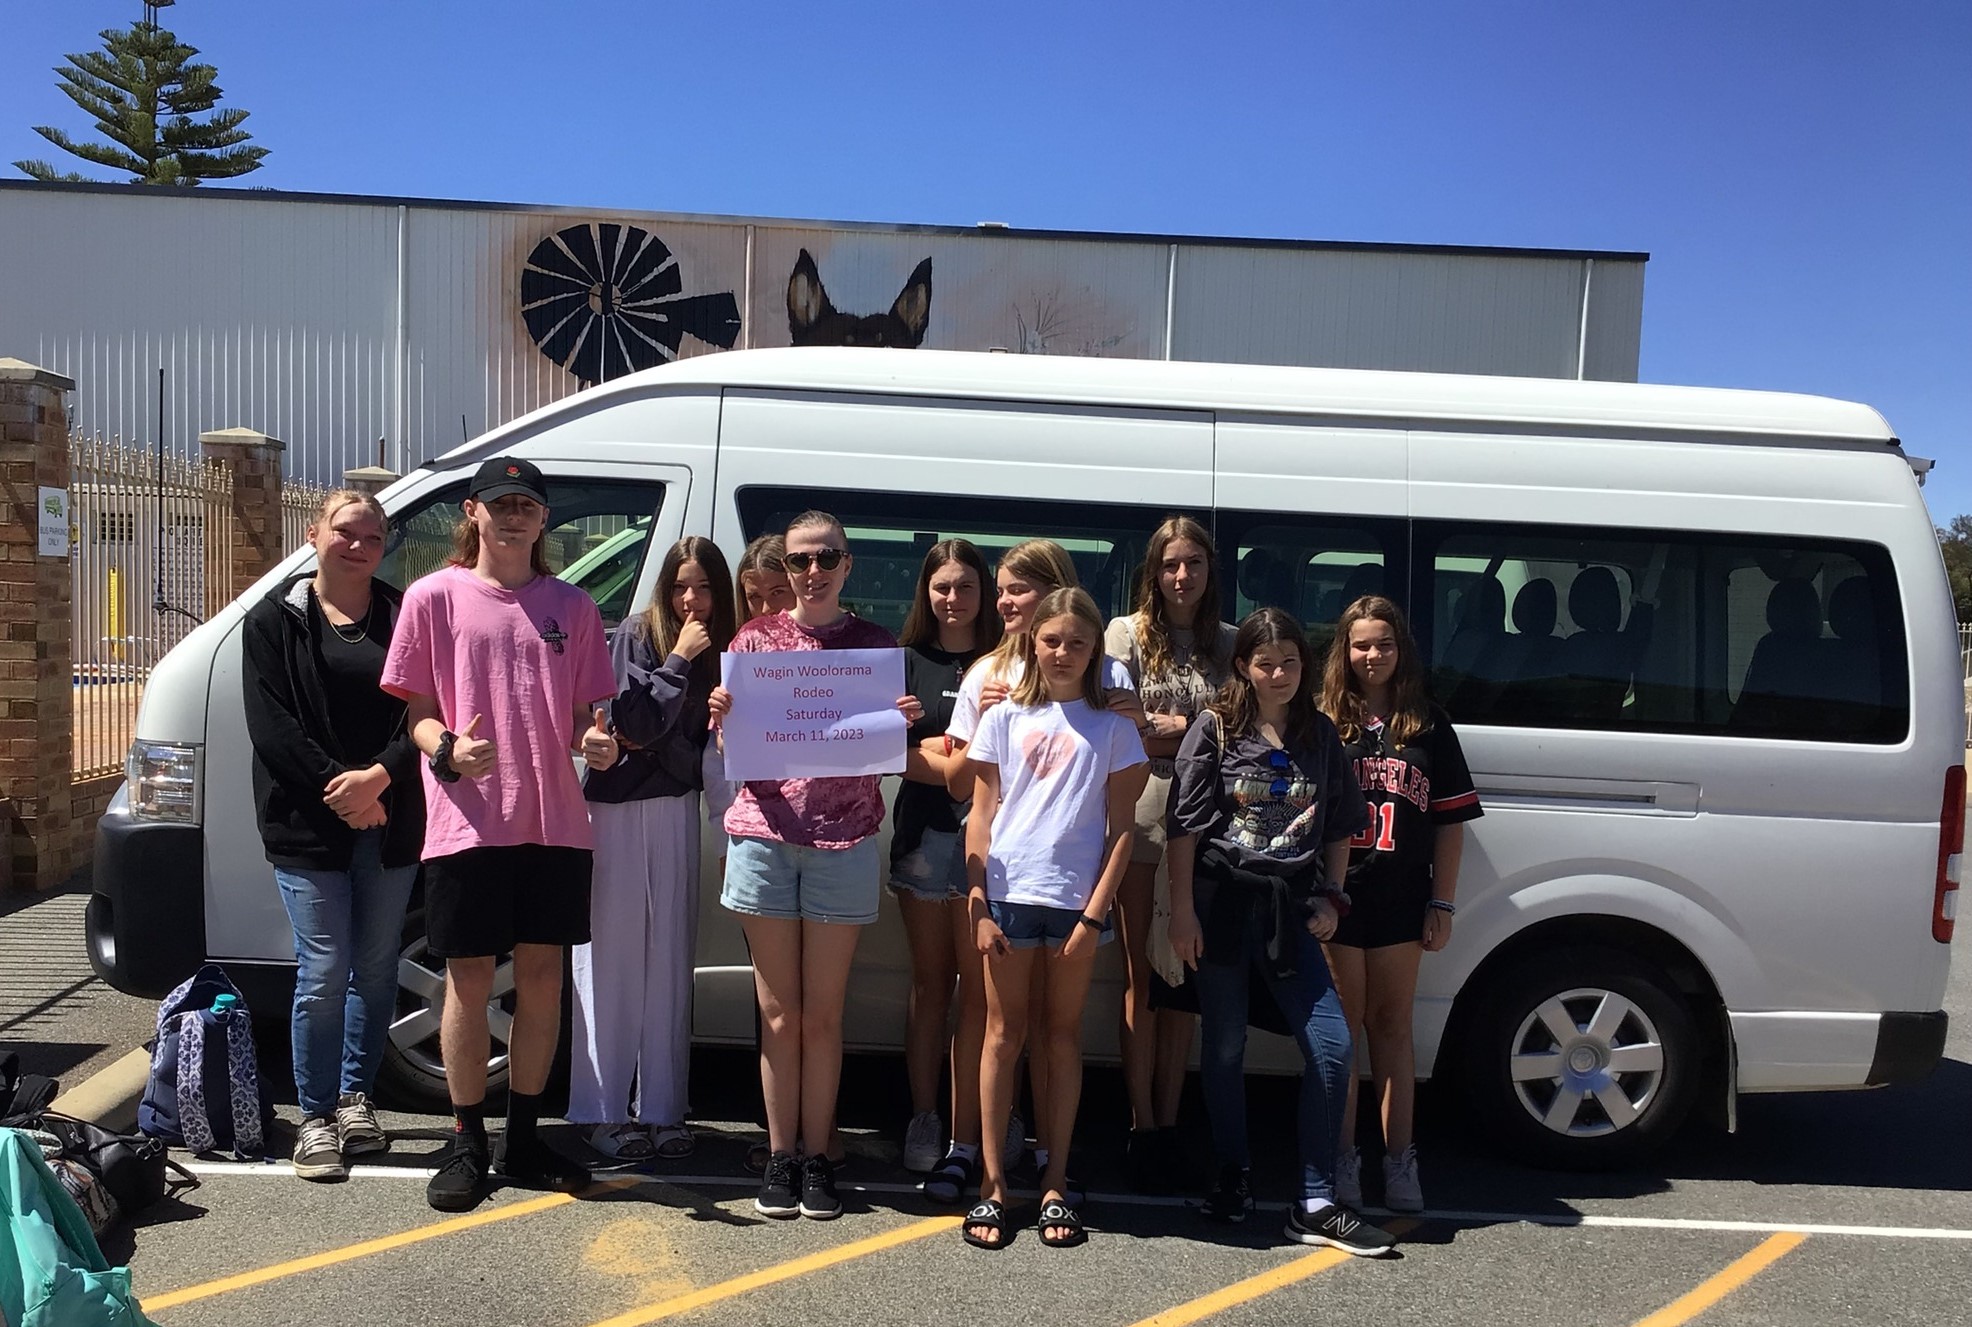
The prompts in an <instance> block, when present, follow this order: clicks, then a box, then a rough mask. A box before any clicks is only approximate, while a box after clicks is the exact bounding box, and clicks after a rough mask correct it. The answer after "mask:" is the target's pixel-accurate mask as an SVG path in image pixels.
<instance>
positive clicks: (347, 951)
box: [274, 829, 418, 1119]
mask: <svg viewBox="0 0 1972 1327" xmlns="http://www.w3.org/2000/svg"><path fill="white" fill-rule="evenodd" d="M417 874H418V868H417V867H415V866H393V867H389V868H386V867H385V866H384V865H383V831H382V830H381V829H370V830H364V831H363V832H362V833H360V834H358V835H357V836H356V847H355V849H354V851H352V852H351V854H350V858H349V869H348V870H346V871H303V870H297V869H295V868H293V867H287V866H278V867H275V868H274V879H275V880H276V881H277V882H278V883H279V884H280V886H281V903H282V904H283V905H284V906H285V907H286V908H287V910H288V920H289V921H290V922H292V923H293V924H294V961H295V964H296V966H297V970H296V972H295V976H294V1020H293V1039H294V1085H295V1090H296V1092H297V1093H299V1094H300V1099H301V1113H302V1114H303V1115H304V1116H317V1115H319V1116H326V1117H328V1118H330V1119H334V1118H335V1113H336V1100H337V1098H338V1097H340V1096H341V1095H342V1094H343V1093H344V1092H364V1093H368V1092H370V1091H371V1090H372V1089H373V1088H374V1086H375V1084H376V1079H377V1066H378V1065H380V1064H381V1063H383V1045H384V1039H385V1038H386V1037H388V1036H389V1035H390V1020H391V1015H392V1014H393V1013H394V1012H395V1011H396V1008H397V955H398V952H399V949H400V947H401V945H402V943H403V936H404V910H405V908H406V907H408V906H409V905H410V901H411V882H412V881H413V880H414V879H415V878H416V877H417Z"/></svg>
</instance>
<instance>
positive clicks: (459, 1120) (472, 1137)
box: [452, 1101, 487, 1152]
mask: <svg viewBox="0 0 1972 1327" xmlns="http://www.w3.org/2000/svg"><path fill="white" fill-rule="evenodd" d="M452 1143H453V1146H455V1147H470V1148H471V1149H473V1151H475V1152H484V1151H486V1150H487V1149H486V1103H485V1102H484V1101H476V1102H474V1103H473V1104H472V1105H470V1106H461V1105H460V1104H459V1103H458V1102H456V1101H455V1102H453V1103H452Z"/></svg>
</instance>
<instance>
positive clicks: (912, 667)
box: [890, 645, 983, 860]
mask: <svg viewBox="0 0 1972 1327" xmlns="http://www.w3.org/2000/svg"><path fill="white" fill-rule="evenodd" d="M982 653H983V651H980V650H964V651H960V652H958V653H954V652H952V651H951V650H941V649H939V648H938V647H937V646H936V645H912V646H910V647H908V648H906V649H905V651H904V689H905V690H906V691H908V692H910V693H911V694H912V695H913V696H916V697H917V698H918V704H920V705H922V706H924V717H923V718H922V719H919V720H918V721H917V722H916V723H914V724H912V725H911V730H910V733H909V735H908V736H907V738H906V740H907V741H908V742H909V743H910V744H911V745H912V746H913V747H915V746H917V745H918V744H919V743H921V742H923V741H924V739H925V738H927V737H939V736H942V735H943V734H944V732H945V729H946V728H947V727H948V726H949V725H950V724H951V722H952V707H953V705H954V704H956V703H957V701H958V698H959V680H960V679H961V678H963V677H964V676H965V670H966V669H968V668H970V667H971V666H972V662H973V660H975V659H977V658H978V657H979V656H980V655H981V654H982ZM958 806H959V804H958V803H957V802H954V801H953V800H952V798H951V796H950V794H948V793H947V792H946V791H945V790H944V789H943V788H941V787H938V786H937V785H935V784H930V783H913V782H911V781H910V780H909V779H906V780H904V782H903V783H901V784H899V785H898V788H897V804H896V807H895V808H894V811H893V815H894V816H895V819H894V820H893V821H892V822H891V827H890V856H891V858H892V860H895V859H896V858H899V857H902V856H904V855H905V854H906V853H910V852H915V851H916V850H917V846H918V844H919V843H920V842H922V841H923V838H924V831H926V830H927V829H935V830H940V831H942V832H944V833H947V834H951V833H954V832H956V831H957V830H958V827H959V813H958Z"/></svg>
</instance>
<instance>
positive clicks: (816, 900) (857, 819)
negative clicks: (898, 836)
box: [708, 511, 923, 1221]
mask: <svg viewBox="0 0 1972 1327" xmlns="http://www.w3.org/2000/svg"><path fill="white" fill-rule="evenodd" d="M781 561H782V565H783V566H784V567H785V568H786V570H787V575H788V583H789V584H790V585H792V586H793V587H794V596H795V602H794V607H793V608H791V609H789V610H788V611H787V612H785V613H775V614H772V615H770V616H767V617H762V618H757V619H755V620H754V621H752V622H749V623H747V625H746V626H744V627H742V628H741V629H740V631H739V634H738V635H736V636H735V637H733V643H732V646H731V649H732V650H733V652H734V653H748V652H753V653H783V652H790V651H805V650H867V649H895V648H896V647H897V640H896V637H894V636H892V635H891V634H890V633H889V632H888V631H886V630H885V629H884V628H882V627H880V626H878V625H877V624H876V623H874V622H866V621H864V620H863V619H861V618H859V617H856V616H855V615H853V614H851V613H849V612H848V611H847V610H845V609H844V608H843V607H842V602H841V599H842V586H843V583H844V582H845V581H847V580H848V579H849V568H850V565H851V560H850V556H849V541H848V539H847V537H846V536H845V535H844V534H843V530H842V522H840V521H838V520H837V519H836V518H835V517H833V516H831V515H829V514H828V513H826V512H818V511H809V512H803V513H802V514H801V515H799V516H797V517H795V518H794V520H793V521H792V522H791V523H790V524H789V525H788V529H787V549H786V552H785V553H784V554H783V555H782V560H781ZM708 704H709V708H710V710H711V713H712V717H713V720H714V721H715V722H719V721H723V720H724V719H725V718H726V717H727V716H728V715H729V714H731V713H732V709H733V697H732V693H731V692H729V691H727V690H726V688H724V687H723V686H720V687H714V688H713V689H712V694H711V696H710V698H709V702H708ZM897 708H898V710H899V712H901V713H902V714H903V716H904V720H905V722H906V723H912V722H915V721H916V720H917V719H918V718H919V717H920V716H921V715H922V713H923V707H922V706H920V705H919V704H918V701H917V697H915V696H900V697H898V699H897ZM882 824H883V792H882V780H881V779H880V778H878V777H877V776H875V775H848V776H840V777H833V778H799V779H756V780H749V781H748V782H746V783H743V784H741V785H740V788H739V791H738V793H737V795H736V796H735V797H734V799H733V805H732V809H731V810H729V811H727V813H726V832H727V833H729V834H731V835H732V847H731V848H730V849H729V850H728V852H727V856H726V881H725V888H724V889H723V890H722V891H721V893H720V896H719V901H720V902H721V903H723V904H724V905H725V906H726V907H727V908H729V909H731V910H732V911H734V912H736V913H739V914H740V923H741V926H742V927H743V928H744V930H745V931H746V943H747V948H748V950H749V951H751V953H752V955H753V984H754V993H755V995H756V997H757V998H758V1000H759V1004H760V1024H761V1036H760V1084H761V1088H762V1091H763V1094H764V1095H765V1097H766V1103H767V1145H768V1148H769V1149H770V1150H769V1153H768V1157H767V1168H766V1172H765V1174H764V1175H763V1176H762V1177H761V1182H760V1192H759V1195H758V1196H757V1197H756V1198H755V1199H754V1204H753V1205H754V1209H755V1210H756V1211H758V1212H759V1213H761V1215H763V1216H773V1217H792V1216H797V1215H799V1216H806V1217H809V1218H811V1219H813V1220H823V1221H825V1220H829V1219H831V1218H833V1217H837V1216H840V1215H841V1214H842V1201H841V1199H840V1198H838V1197H837V1196H836V1191H835V1170H834V1167H833V1166H831V1165H830V1163H829V1159H828V1155H827V1153H828V1147H829V1139H830V1136H831V1135H832V1134H833V1133H834V1130H835V1101H836V1089H837V1087H838V1085H839V1083H840V1081H841V1077H842V1006H843V997H844V995H845V994H846V992H847V990H848V985H849V965H850V962H851V960H853V959H854V958H855V955H856V941H857V939H858V937H859V936H860V935H861V934H862V928H863V927H864V926H867V925H868V924H869V923H871V922H873V921H875V920H876V913H877V900H878V898H879V896H880V894H881V892H882V885H881V884H880V883H879V882H880V880H881V876H880V874H879V863H878V860H877V851H876V837H875V835H876V832H877V829H878V828H879V827H880V826H881V825H882ZM797 1149H799V1151H800V1152H801V1153H803V1154H804V1155H803V1156H802V1157H801V1158H799V1159H797Z"/></svg>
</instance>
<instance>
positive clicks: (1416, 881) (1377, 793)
mask: <svg viewBox="0 0 1972 1327" xmlns="http://www.w3.org/2000/svg"><path fill="white" fill-rule="evenodd" d="M1343 750H1344V752H1345V753H1346V754H1347V755H1348V757H1349V763H1350V764H1351V765H1352V766H1354V768H1355V771H1356V782H1357V784H1358V785H1360V786H1361V788H1362V790H1363V797H1364V799H1365V800H1367V801H1368V802H1369V812H1370V816H1369V826H1368V828H1366V829H1364V830H1363V831H1362V832H1361V833H1359V834H1357V835H1356V836H1355V837H1354V838H1352V839H1350V840H1349V884H1348V890H1349V897H1350V898H1351V900H1354V901H1357V902H1362V901H1364V900H1365V899H1366V897H1367V895H1369V894H1371V893H1383V892H1386V891H1387V892H1390V893H1393V894H1395V893H1404V894H1416V893H1419V892H1420V891H1421V890H1427V889H1428V888H1429V885H1430V881H1431V858H1432V854H1433V852H1434V851H1435V849H1436V846H1437V837H1438V826H1440V825H1455V824H1459V823H1460V822H1462V821H1467V820H1475V819H1477V818H1478V817H1479V816H1480V814H1482V813H1481V811H1480V808H1479V793H1478V791H1477V790H1476V789H1474V788H1473V786H1472V771H1471V770H1469V769H1467V768H1466V765H1465V752H1464V751H1463V750H1461V749H1460V747H1459V744H1458V734H1457V733H1455V732H1453V731H1452V722H1451V719H1450V718H1448V717H1447V716H1446V714H1445V712H1444V711H1443V710H1441V709H1439V708H1438V707H1437V706H1436V705H1433V706H1432V707H1431V726H1430V727H1429V728H1427V729H1425V730H1424V732H1423V733H1421V734H1419V735H1418V736H1417V737H1415V738H1413V739H1412V740H1411V741H1410V743H1409V744H1407V745H1405V746H1403V747H1397V746H1395V744H1394V743H1392V742H1391V741H1390V740H1389V737H1388V734H1387V733H1386V732H1385V730H1384V727H1383V724H1382V723H1381V722H1380V721H1379V722H1377V723H1376V724H1375V725H1374V726H1372V727H1370V728H1368V729H1366V730H1365V731H1364V732H1363V733H1362V735H1361V736H1359V737H1358V738H1357V739H1356V740H1355V741H1353V742H1347V743H1344V744H1343Z"/></svg>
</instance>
